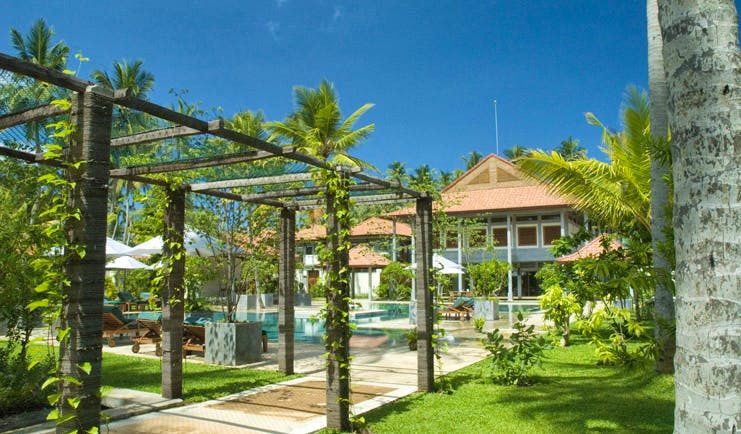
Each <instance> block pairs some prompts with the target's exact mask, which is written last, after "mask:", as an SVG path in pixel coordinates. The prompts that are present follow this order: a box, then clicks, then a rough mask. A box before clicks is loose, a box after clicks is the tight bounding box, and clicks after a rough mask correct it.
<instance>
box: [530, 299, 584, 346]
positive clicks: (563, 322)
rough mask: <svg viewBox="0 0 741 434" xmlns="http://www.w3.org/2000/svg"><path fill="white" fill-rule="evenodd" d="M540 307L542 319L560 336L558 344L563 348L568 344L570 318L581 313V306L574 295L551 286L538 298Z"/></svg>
mask: <svg viewBox="0 0 741 434" xmlns="http://www.w3.org/2000/svg"><path fill="white" fill-rule="evenodd" d="M539 299H540V307H541V309H543V318H544V319H545V320H546V321H551V322H553V328H554V329H555V331H556V333H557V334H558V335H559V336H560V342H559V344H560V345H561V346H562V347H565V346H567V345H568V344H569V336H570V335H571V328H570V324H569V323H570V321H571V316H572V315H574V314H577V313H579V312H581V305H580V304H579V302H578V301H577V300H576V296H574V294H570V293H566V291H564V288H563V287H561V286H559V285H551V286H549V287H546V288H545V291H544V292H543V295H541V296H540V297H539Z"/></svg>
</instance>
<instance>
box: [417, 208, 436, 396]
mask: <svg viewBox="0 0 741 434" xmlns="http://www.w3.org/2000/svg"><path fill="white" fill-rule="evenodd" d="M415 226H416V227H417V237H416V238H415V241H416V246H415V262H416V263H417V270H416V271H417V273H416V277H415V281H416V290H417V293H416V301H417V389H418V390H419V391H421V392H432V391H434V390H435V368H434V363H433V362H434V351H433V348H432V327H433V323H434V315H433V306H432V292H431V291H430V279H431V274H430V268H431V267H432V198H430V197H429V196H424V197H421V198H419V199H417V218H416V225H415Z"/></svg>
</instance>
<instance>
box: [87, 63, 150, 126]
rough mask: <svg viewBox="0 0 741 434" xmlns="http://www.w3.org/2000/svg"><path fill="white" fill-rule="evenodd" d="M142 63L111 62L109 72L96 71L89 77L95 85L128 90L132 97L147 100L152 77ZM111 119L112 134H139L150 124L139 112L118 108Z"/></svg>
mask: <svg viewBox="0 0 741 434" xmlns="http://www.w3.org/2000/svg"><path fill="white" fill-rule="evenodd" d="M143 63H144V62H143V61H142V60H135V61H133V62H129V61H128V60H126V59H122V60H121V61H115V62H113V67H112V70H111V72H106V71H102V70H100V69H96V70H95V71H93V73H92V75H91V77H92V79H93V81H95V82H96V83H98V84H101V85H103V86H106V87H108V88H110V89H113V90H116V89H129V91H130V92H131V95H132V96H133V97H136V98H140V99H147V97H148V95H147V94H148V93H149V92H150V91H151V90H152V89H154V75H153V74H152V73H151V72H149V71H147V70H146V69H144V67H143ZM113 119H114V120H113V130H114V134H116V133H118V134H131V133H134V132H139V131H142V130H144V129H146V128H147V127H148V126H149V124H150V123H151V122H148V120H147V119H148V118H147V117H145V116H144V115H143V114H142V113H141V112H133V111H131V110H130V109H128V108H125V107H119V106H117V107H116V108H115V112H114V116H113Z"/></svg>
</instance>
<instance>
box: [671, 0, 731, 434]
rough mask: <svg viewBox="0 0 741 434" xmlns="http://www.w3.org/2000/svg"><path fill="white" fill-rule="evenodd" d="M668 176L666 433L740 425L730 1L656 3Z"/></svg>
mask: <svg viewBox="0 0 741 434" xmlns="http://www.w3.org/2000/svg"><path fill="white" fill-rule="evenodd" d="M659 20H660V23H661V31H662V35H663V43H664V48H663V55H664V68H665V71H666V74H667V75H666V76H667V83H668V89H669V122H670V128H671V131H672V160H673V170H674V228H675V246H676V258H677V267H676V268H677V269H676V291H677V297H676V311H677V351H676V356H675V377H674V378H675V380H674V381H675V386H676V407H675V418H674V426H675V431H676V432H679V433H685V432H692V433H695V432H737V430H738V428H739V424H740V423H741V399H739V395H740V392H741V380H740V377H739V367H740V366H741V342H740V335H741V324H740V323H739V312H741V267H739V264H740V263H741V235H740V233H741V203H739V201H740V198H741V55H739V42H738V16H737V12H736V9H735V6H734V2H733V0H704V1H699V0H695V1H687V0H683V1H680V0H671V1H669V0H666V1H665V0H662V1H660V2H659Z"/></svg>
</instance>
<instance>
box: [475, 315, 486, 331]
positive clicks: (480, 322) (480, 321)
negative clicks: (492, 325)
mask: <svg viewBox="0 0 741 434" xmlns="http://www.w3.org/2000/svg"><path fill="white" fill-rule="evenodd" d="M485 325H486V318H484V317H483V316H480V317H478V318H474V319H473V328H475V329H476V331H477V332H479V333H481V332H482V331H483V330H484V326H485Z"/></svg>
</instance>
